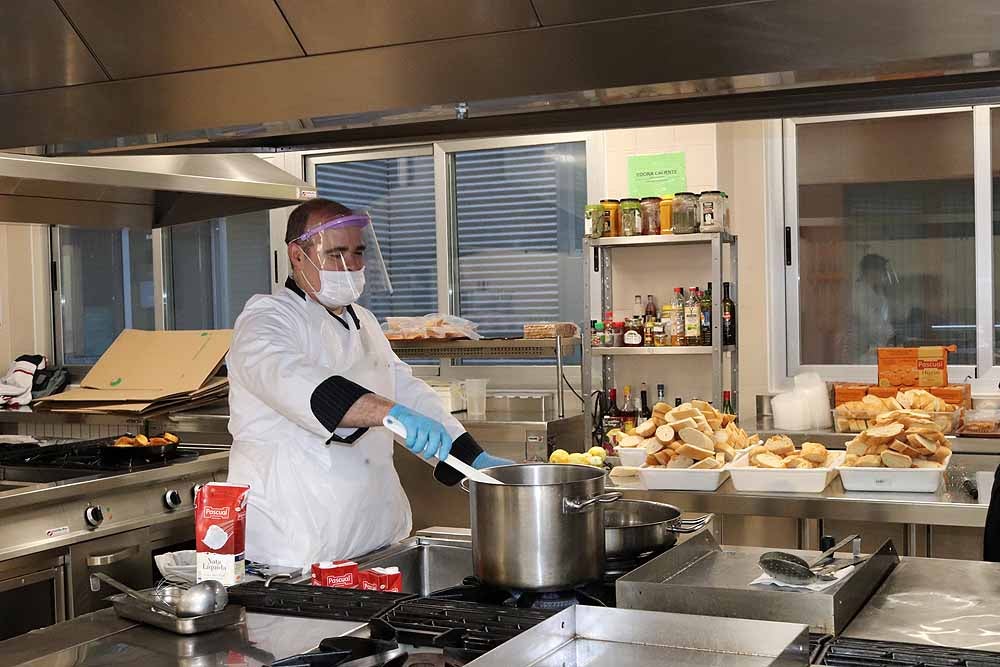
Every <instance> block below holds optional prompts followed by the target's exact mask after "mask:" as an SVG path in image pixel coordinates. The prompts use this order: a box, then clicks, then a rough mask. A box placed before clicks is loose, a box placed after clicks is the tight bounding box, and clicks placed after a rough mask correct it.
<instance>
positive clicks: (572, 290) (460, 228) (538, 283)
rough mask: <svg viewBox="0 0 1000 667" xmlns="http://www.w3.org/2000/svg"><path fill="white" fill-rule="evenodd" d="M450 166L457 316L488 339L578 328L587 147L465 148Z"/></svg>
mask: <svg viewBox="0 0 1000 667" xmlns="http://www.w3.org/2000/svg"><path fill="white" fill-rule="evenodd" d="M453 164H454V169H453V174H454V182H453V187H452V196H453V198H454V210H455V212H456V220H455V225H456V228H455V229H456V233H455V240H454V243H455V244H456V246H457V256H458V284H457V285H456V286H455V287H456V293H457V301H458V314H459V315H461V316H462V317H465V318H467V319H470V320H472V321H473V322H476V323H478V324H479V332H480V333H481V334H483V335H484V336H487V337H519V336H521V335H522V334H523V325H524V323H525V322H540V321H560V322H576V323H577V324H578V325H582V320H583V300H584V294H583V261H582V252H583V250H582V238H583V216H582V211H583V209H584V207H585V205H586V200H587V167H586V144H585V143H584V142H574V143H560V144H544V145H536V146H519V147H508V148H496V149H490V150H478V151H465V152H459V153H455V154H454V163H453ZM533 363H538V362H537V361H535V362H533Z"/></svg>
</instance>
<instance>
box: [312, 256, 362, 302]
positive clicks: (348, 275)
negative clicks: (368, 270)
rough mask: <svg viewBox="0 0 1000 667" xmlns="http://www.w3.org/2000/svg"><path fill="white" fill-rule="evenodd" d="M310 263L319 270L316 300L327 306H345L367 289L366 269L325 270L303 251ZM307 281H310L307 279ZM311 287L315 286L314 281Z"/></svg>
mask: <svg viewBox="0 0 1000 667" xmlns="http://www.w3.org/2000/svg"><path fill="white" fill-rule="evenodd" d="M303 255H304V256H305V258H306V259H307V260H309V263H310V264H312V265H313V267H315V269H316V270H317V271H318V272H319V290H317V291H316V292H315V293H314V296H315V297H316V300H317V301H319V302H320V303H321V304H323V305H324V306H326V307H327V308H343V307H344V306H349V305H351V304H352V303H354V302H355V301H357V300H358V299H359V298H361V293H362V292H363V291H364V289H365V270H364V269H361V270H360V271H324V270H323V269H321V268H319V267H318V266H316V262H314V261H312V258H310V257H309V255H308V254H307V253H303ZM303 278H305V275H303ZM306 282H309V280H308V279H306ZM309 287H311V288H312V289H314V290H315V289H316V288H315V287H313V285H312V283H310V284H309Z"/></svg>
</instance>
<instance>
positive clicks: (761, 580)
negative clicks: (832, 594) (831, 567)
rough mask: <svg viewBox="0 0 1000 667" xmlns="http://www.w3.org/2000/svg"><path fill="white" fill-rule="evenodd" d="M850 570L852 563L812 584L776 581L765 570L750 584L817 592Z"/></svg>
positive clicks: (835, 581) (851, 570)
mask: <svg viewBox="0 0 1000 667" xmlns="http://www.w3.org/2000/svg"><path fill="white" fill-rule="evenodd" d="M851 572H854V566H853V565H851V566H849V567H845V568H844V569H843V570H837V571H836V572H834V573H833V579H830V580H829V581H823V580H820V581H817V582H815V583H812V584H789V583H786V582H784V581H778V580H777V579H775V578H773V577H772V576H771V575H769V574H767V573H766V572H765V573H763V574H761V575H760V576H759V577H757V578H756V579H754V580H753V581H751V582H750V585H751V586H777V587H778V588H795V589H798V590H802V591H814V592H817V593H818V592H820V591H825V590H826V589H828V588H830V586H834V585H836V584H839V583H840V582H841V580H842V579H844V578H845V577H847V575H849V574H850V573H851Z"/></svg>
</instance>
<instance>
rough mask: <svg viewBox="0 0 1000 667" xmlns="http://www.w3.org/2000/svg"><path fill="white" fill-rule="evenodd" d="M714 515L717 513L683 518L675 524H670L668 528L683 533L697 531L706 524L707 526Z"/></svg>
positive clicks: (673, 531)
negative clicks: (695, 517)
mask: <svg viewBox="0 0 1000 667" xmlns="http://www.w3.org/2000/svg"><path fill="white" fill-rule="evenodd" d="M713 516H715V515H714V514H706V515H704V516H700V517H698V518H697V519H681V520H679V521H677V522H676V523H674V525H673V526H670V528H668V529H667V530H669V531H670V532H671V533H683V534H687V533H696V532H698V531H699V530H701V529H702V528H704V527H705V526H707V525H708V522H709V521H711V520H712V517H713Z"/></svg>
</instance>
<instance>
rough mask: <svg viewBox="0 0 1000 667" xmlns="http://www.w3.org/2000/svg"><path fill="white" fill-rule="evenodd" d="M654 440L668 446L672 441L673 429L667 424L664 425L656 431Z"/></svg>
mask: <svg viewBox="0 0 1000 667" xmlns="http://www.w3.org/2000/svg"><path fill="white" fill-rule="evenodd" d="M656 439H657V440H659V441H660V442H662V443H663V444H664V445H666V444H669V443H670V442H671V441H672V440H673V439H674V429H673V427H672V426H670V425H668V424H664V425H663V426H660V427H659V428H657V429H656Z"/></svg>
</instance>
